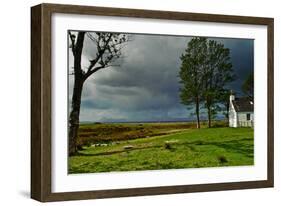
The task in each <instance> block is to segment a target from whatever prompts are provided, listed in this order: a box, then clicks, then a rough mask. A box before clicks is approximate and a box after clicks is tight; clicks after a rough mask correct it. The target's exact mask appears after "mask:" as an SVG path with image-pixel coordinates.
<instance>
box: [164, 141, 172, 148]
mask: <svg viewBox="0 0 281 206" xmlns="http://www.w3.org/2000/svg"><path fill="white" fill-rule="evenodd" d="M164 148H165V149H169V150H170V149H172V145H171V144H170V143H168V142H165V145H164Z"/></svg>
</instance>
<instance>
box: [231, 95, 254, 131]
mask: <svg viewBox="0 0 281 206" xmlns="http://www.w3.org/2000/svg"><path fill="white" fill-rule="evenodd" d="M229 101H230V103H229V127H253V126H254V102H253V101H252V100H251V99H250V98H248V97H240V98H235V96H234V95H233V94H231V95H230V98H229Z"/></svg>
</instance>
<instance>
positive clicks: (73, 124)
mask: <svg viewBox="0 0 281 206" xmlns="http://www.w3.org/2000/svg"><path fill="white" fill-rule="evenodd" d="M68 36H69V43H70V45H69V46H70V49H71V51H72V54H73V57H74V66H73V68H74V71H73V74H74V87H73V94H72V103H71V106H72V108H71V112H70V117H69V134H68V138H69V146H68V153H69V155H73V154H75V153H76V152H77V137H78V129H79V115H80V105H81V95H82V90H83V85H84V82H85V81H86V79H87V78H89V77H90V76H91V75H93V74H94V73H96V72H98V71H100V70H102V69H105V68H108V67H111V66H113V64H112V63H113V62H115V60H117V59H119V58H120V57H121V55H122V53H121V50H122V48H123V47H124V45H125V43H126V42H128V40H129V37H128V35H126V34H119V33H108V32H84V31H81V32H74V31H69V32H68ZM85 37H86V38H89V39H90V40H91V41H92V42H93V43H94V46H93V49H92V51H93V58H91V59H89V64H88V66H87V68H86V69H84V68H82V65H81V59H82V52H83V47H84V40H85ZM114 66H116V65H114Z"/></svg>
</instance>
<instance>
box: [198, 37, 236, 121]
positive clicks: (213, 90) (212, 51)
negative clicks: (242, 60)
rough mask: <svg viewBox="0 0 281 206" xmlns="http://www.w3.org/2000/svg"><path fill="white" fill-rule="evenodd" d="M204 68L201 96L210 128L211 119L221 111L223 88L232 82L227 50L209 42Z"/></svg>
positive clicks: (221, 45)
mask: <svg viewBox="0 0 281 206" xmlns="http://www.w3.org/2000/svg"><path fill="white" fill-rule="evenodd" d="M204 68H205V70H204V77H203V84H204V88H203V96H204V100H205V106H206V109H207V111H208V126H209V127H211V126H212V118H213V117H214V115H215V114H216V113H217V112H218V111H219V110H220V109H221V108H220V106H219V105H218V103H219V102H221V101H224V99H225V94H226V93H227V90H226V89H225V86H226V85H227V84H228V83H229V82H231V81H233V80H234V75H233V70H232V63H231V59H230V51H229V49H228V48H225V47H224V45H223V44H221V43H218V42H217V41H215V40H209V41H208V42H207V54H206V59H205V65H204Z"/></svg>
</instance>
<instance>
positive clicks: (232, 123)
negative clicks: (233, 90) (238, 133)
mask: <svg viewBox="0 0 281 206" xmlns="http://www.w3.org/2000/svg"><path fill="white" fill-rule="evenodd" d="M228 115H229V127H237V113H236V111H235V109H234V106H233V104H232V102H231V103H230V105H229V114H228Z"/></svg>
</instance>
